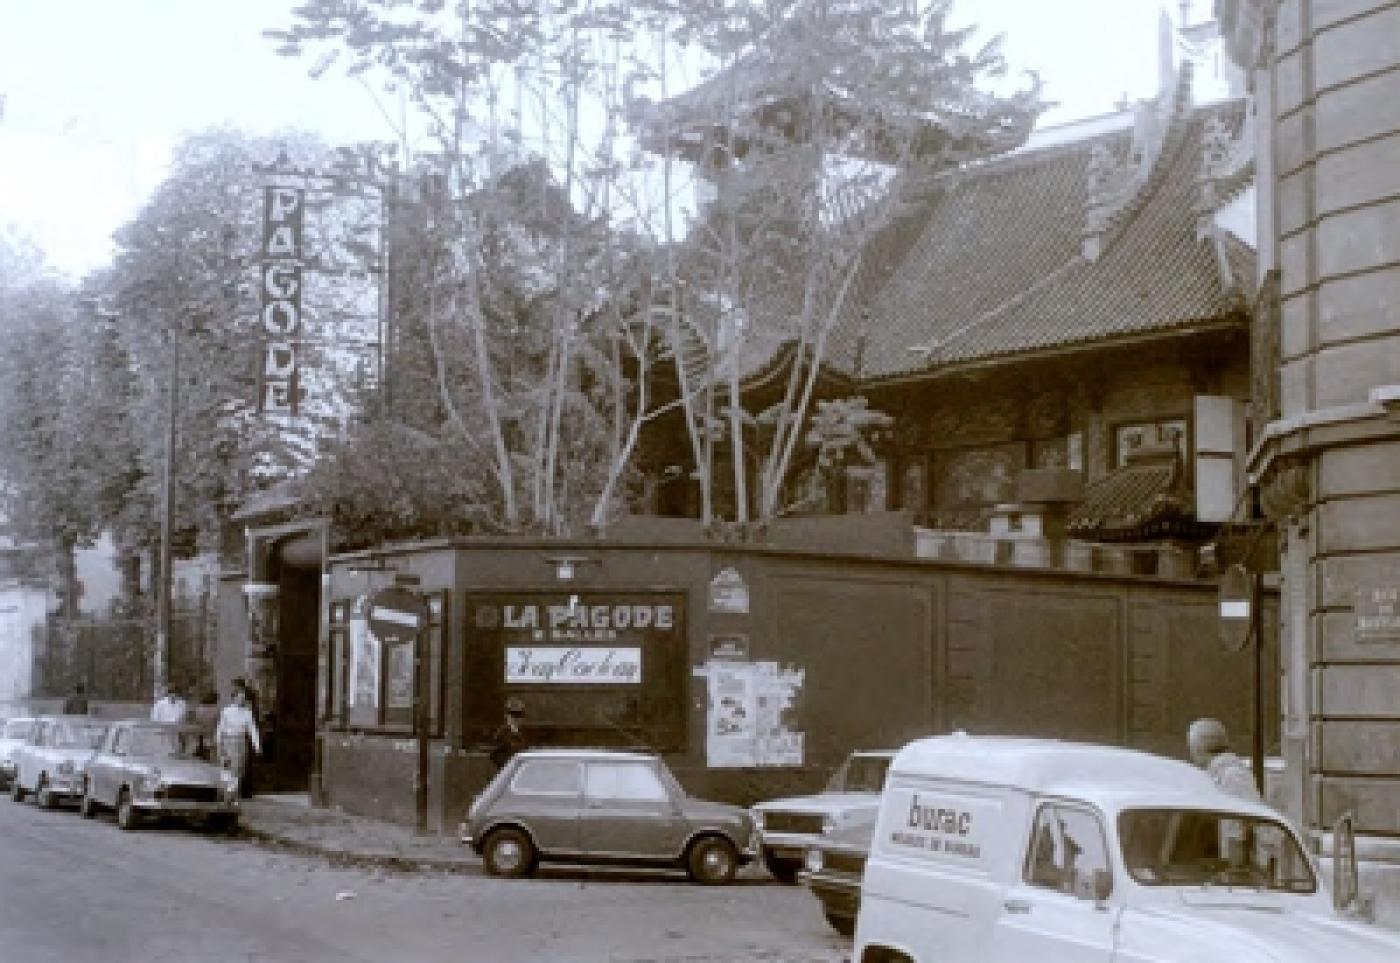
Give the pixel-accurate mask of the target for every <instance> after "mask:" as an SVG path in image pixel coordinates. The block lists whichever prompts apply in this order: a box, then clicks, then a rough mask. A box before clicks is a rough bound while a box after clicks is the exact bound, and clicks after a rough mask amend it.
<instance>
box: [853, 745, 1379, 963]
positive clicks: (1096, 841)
mask: <svg viewBox="0 0 1400 963" xmlns="http://www.w3.org/2000/svg"><path fill="white" fill-rule="evenodd" d="M853 960H855V961H856V963H896V961H898V963H963V961H977V963H1025V961H1034V963H1062V961H1063V963H1069V961H1074V963H1093V961H1104V963H1108V961H1115V963H1116V961H1124V963H1128V961H1131V963H1146V961H1168V960H1170V961H1202V963H1204V961H1229V963H1253V961H1264V960H1269V961H1295V960H1296V961H1304V960H1307V961H1316V960H1324V961H1329V963H1341V961H1344V960H1345V961H1346V963H1363V961H1377V963H1379V961H1387V963H1394V961H1397V960H1400V935H1396V934H1393V933H1390V932H1388V931H1385V930H1380V929H1377V928H1376V927H1375V926H1371V925H1367V924H1365V923H1359V922H1355V921H1352V920H1348V919H1344V918H1343V917H1342V916H1341V914H1339V913H1338V912H1337V911H1336V910H1335V909H1334V908H1333V906H1332V902H1331V900H1330V898H1329V897H1328V895H1327V892H1326V891H1325V889H1324V887H1323V885H1322V879H1321V876H1320V875H1319V873H1318V870H1317V866H1316V864H1315V863H1314V862H1313V860H1312V859H1311V858H1310V857H1309V856H1308V855H1307V853H1306V851H1305V849H1304V848H1303V847H1302V846H1301V845H1300V843H1299V841H1298V838H1297V836H1296V835H1295V834H1294V833H1293V831H1292V830H1291V829H1290V828H1289V827H1288V826H1287V824H1286V823H1285V822H1284V821H1283V819H1282V818H1281V817H1280V816H1279V815H1278V813H1277V812H1275V811H1274V810H1272V809H1270V808H1269V807H1267V806H1262V805H1259V804H1256V803H1251V802H1245V801H1243V800H1240V799H1238V798H1236V797H1234V796H1230V795H1226V794H1225V793H1222V792H1221V791H1220V790H1219V789H1217V788H1216V786H1215V784H1214V783H1213V782H1212V781H1211V779H1210V777H1209V776H1207V775H1206V774H1205V773H1204V772H1202V771H1201V770H1199V769H1197V768H1195V767H1194V766H1190V765H1187V764H1186V763H1182V762H1176V761H1174V760H1171V759H1166V758H1163V757H1160V756H1153V755H1149V754H1147V753H1142V752H1134V751H1132V750H1127V749H1113V748H1108V747H1103V746H1088V745H1078V744H1075V743H1066V742H1053V741H1046V740H1031V739H1006V738H997V737H988V736H967V735H962V734H956V735H951V736H939V737H936V738H932V739H923V740H920V741H918V742H914V743H911V744H909V745H908V746H906V747H905V748H904V749H903V750H901V751H900V752H899V754H898V755H897V756H895V759H894V763H893V764H892V766H891V768H890V774H889V778H888V781H887V782H886V784H885V792H884V796H883V797H882V799H881V802H880V813H879V816H878V818H877V820H876V826H875V835H874V838H873V839H872V840H871V849H870V858H869V861H868V862H867V863H866V866H865V877H864V880H863V882H862V885H861V903H860V916H859V919H858V921H857V925H856V943H855V955H854V956H853Z"/></svg>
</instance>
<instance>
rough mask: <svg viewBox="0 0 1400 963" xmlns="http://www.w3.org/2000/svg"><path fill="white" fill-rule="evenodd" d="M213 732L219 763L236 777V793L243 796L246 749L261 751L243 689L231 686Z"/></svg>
mask: <svg viewBox="0 0 1400 963" xmlns="http://www.w3.org/2000/svg"><path fill="white" fill-rule="evenodd" d="M214 735H215V739H216V740H217V742H218V744H219V763H220V764H221V765H222V766H223V767H224V768H225V769H227V770H228V771H229V772H231V773H233V774H234V776H235V777H236V778H237V779H238V791H239V794H240V795H242V796H244V797H245V798H246V795H247V793H246V789H247V786H246V783H245V779H244V777H245V776H246V775H247V772H248V759H249V757H250V753H257V752H261V751H262V743H261V740H260V739H259V737H258V723H257V720H256V719H254V718H253V710H252V709H251V708H249V706H248V693H247V691H246V690H244V689H242V688H240V687H235V688H234V690H233V698H232V700H231V701H230V702H229V704H228V705H226V706H224V708H223V711H221V712H220V713H219V724H218V727H217V728H216V729H215V732H214Z"/></svg>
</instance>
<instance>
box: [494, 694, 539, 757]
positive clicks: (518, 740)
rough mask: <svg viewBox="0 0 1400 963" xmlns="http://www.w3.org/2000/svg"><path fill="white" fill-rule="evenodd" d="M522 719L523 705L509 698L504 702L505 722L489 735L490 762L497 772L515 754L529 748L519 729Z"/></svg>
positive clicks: (523, 713)
mask: <svg viewBox="0 0 1400 963" xmlns="http://www.w3.org/2000/svg"><path fill="white" fill-rule="evenodd" d="M524 718H525V703H523V702H521V701H520V700H519V699H517V698H516V697H515V696H511V697H510V698H509V699H507V700H506V721H505V722H504V723H502V724H501V725H500V726H498V727H497V728H496V731H495V732H493V733H491V762H492V764H493V765H495V767H496V771H497V772H500V771H501V770H502V769H504V768H505V767H506V763H508V762H510V760H511V757H512V756H514V755H515V754H516V753H517V752H520V751H521V750H522V749H528V748H530V743H529V742H528V741H527V740H526V738H525V732H524V730H522V729H521V724H522V722H523V721H524Z"/></svg>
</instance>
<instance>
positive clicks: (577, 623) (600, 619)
mask: <svg viewBox="0 0 1400 963" xmlns="http://www.w3.org/2000/svg"><path fill="white" fill-rule="evenodd" d="M476 627H477V628H479V629H502V630H505V632H506V634H507V635H512V636H521V637H524V638H526V639H528V640H529V641H531V642H616V641H617V640H619V639H621V638H625V637H627V636H628V635H630V634H634V633H637V632H665V633H670V632H673V631H675V628H676V607H675V605H673V604H671V603H668V602H659V603H658V602H641V603H639V602H636V601H615V600H613V599H606V600H603V599H595V598H592V597H589V596H586V595H579V594H574V595H570V596H568V597H567V598H565V599H560V600H558V601H555V600H553V599H551V600H550V601H547V602H537V601H510V602H504V603H502V604H491V603H485V604H482V605H479V606H477V609H476Z"/></svg>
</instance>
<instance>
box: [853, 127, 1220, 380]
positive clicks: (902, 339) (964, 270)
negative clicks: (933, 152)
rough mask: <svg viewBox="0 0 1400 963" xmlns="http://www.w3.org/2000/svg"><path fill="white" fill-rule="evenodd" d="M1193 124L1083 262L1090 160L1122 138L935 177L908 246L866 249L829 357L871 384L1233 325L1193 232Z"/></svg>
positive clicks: (1208, 252)
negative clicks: (855, 293)
mask: <svg viewBox="0 0 1400 963" xmlns="http://www.w3.org/2000/svg"><path fill="white" fill-rule="evenodd" d="M1205 116H1206V115H1205V112H1204V111H1200V112H1197V113H1196V114H1195V115H1194V116H1193V117H1192V118H1191V119H1190V120H1189V121H1188V127H1187V130H1186V136H1185V137H1183V138H1182V140H1181V142H1180V144H1179V145H1178V146H1177V148H1176V150H1175V152H1174V153H1172V154H1171V155H1169V156H1164V157H1162V158H1161V161H1160V163H1161V164H1162V165H1163V168H1164V169H1163V170H1162V176H1160V177H1157V178H1154V179H1153V186H1152V187H1151V188H1149V190H1150V191H1151V193H1150V194H1149V195H1147V196H1146V197H1144V198H1143V199H1142V202H1141V203H1140V204H1138V205H1136V206H1135V207H1134V208H1133V210H1132V213H1131V215H1130V216H1129V218H1128V220H1127V221H1126V222H1125V223H1123V224H1122V225H1121V226H1120V227H1118V228H1117V229H1116V230H1115V232H1114V233H1113V234H1112V235H1111V236H1110V237H1108V238H1107V239H1106V240H1105V246H1104V249H1103V251H1102V253H1101V255H1100V256H1099V257H1098V258H1097V259H1096V260H1092V261H1091V260H1088V259H1086V258H1085V257H1084V255H1083V250H1082V238H1083V229H1084V224H1085V207H1086V199H1087V198H1086V194H1087V189H1088V167H1089V160H1090V154H1091V151H1092V150H1093V148H1094V147H1095V146H1096V145H1099V144H1104V145H1106V146H1109V147H1110V148H1111V149H1115V150H1118V151H1122V150H1124V149H1125V148H1126V146H1127V143H1128V139H1129V137H1130V135H1129V134H1128V133H1127V132H1122V131H1118V132H1112V133H1109V134H1106V135H1102V136H1099V137H1095V138H1092V139H1089V140H1085V141H1081V142H1077V143H1073V144H1068V145H1060V146H1057V147H1053V148H1049V149H1046V150H1044V151H1039V152H1034V153H1020V154H1017V155H1015V156H1012V157H1008V158H1005V159H1002V160H998V161H993V162H990V163H987V164H985V165H982V166H981V167H979V168H975V169H972V170H969V171H963V172H959V173H957V174H955V175H952V176H949V177H946V178H943V179H942V180H941V184H940V186H939V188H938V190H937V192H936V193H935V194H934V195H933V196H932V197H931V198H930V200H929V202H928V206H927V207H926V208H925V209H924V212H923V216H922V218H921V227H922V231H921V233H920V235H919V236H918V238H917V240H915V241H913V242H912V244H907V245H905V246H904V249H903V250H902V251H901V250H900V249H899V248H900V245H898V244H893V245H891V250H889V251H887V252H883V253H880V254H878V255H876V252H874V251H872V252H871V255H874V257H873V262H874V263H869V264H867V265H866V274H867V283H866V285H865V287H866V291H865V292H864V295H865V296H864V298H863V300H862V302H861V303H859V304H858V305H857V306H855V307H854V308H853V309H852V310H851V311H848V312H847V313H846V315H845V317H844V318H843V319H842V322H841V324H840V326H839V328H838V330H837V331H835V332H833V335H832V345H831V348H832V350H831V352H830V354H829V357H828V360H829V362H830V363H831V364H833V365H834V366H837V367H840V368H842V369H843V370H846V371H852V372H853V373H855V374H856V375H857V377H860V378H871V379H879V378H883V377H892V376H898V375H908V374H913V373H917V372H920V371H924V370H928V371H930V372H932V371H935V370H937V368H939V367H940V366H944V365H949V364H960V363H966V362H977V361H984V360H989V359H993V358H997V357H1001V356H1006V355H1017V354H1025V353H1030V352H1035V351H1040V350H1045V349H1052V348H1061V347H1066V346H1071V345H1077V344H1087V343H1090V342H1094V341H1098V340H1101V339H1106V338H1115V337H1121V336H1128V335H1134V334H1141V333H1149V332H1158V331H1166V330H1170V329H1172V328H1176V327H1184V326H1190V325H1193V324H1200V323H1202V322H1209V321H1214V320H1220V319H1223V318H1226V317H1230V316H1232V315H1233V314H1234V313H1235V312H1236V311H1237V310H1238V307H1237V304H1238V302H1237V300H1236V299H1237V295H1236V293H1235V291H1234V290H1232V289H1231V288H1232V287H1233V286H1227V285H1226V284H1225V282H1224V279H1222V277H1221V270H1220V262H1219V260H1218V259H1217V255H1216V252H1215V250H1214V248H1213V246H1212V244H1211V242H1210V240H1208V239H1207V240H1199V239H1198V238H1197V231H1196V224H1197V222H1196V208H1197V200H1198V196H1199V193H1198V186H1197V175H1198V172H1199V170H1200V164H1201V139H1200V134H1201V129H1202V126H1203V121H1204V118H1205ZM1227 250H1228V249H1227ZM1230 253H1237V252H1230ZM1236 260H1237V259H1236V258H1235V257H1232V258H1231V261H1232V262H1235V261H1236ZM1232 266H1234V265H1233V263H1232ZM862 335H863V338H862ZM862 341H863V344H862ZM931 346H932V347H934V350H933V351H928V350H926V349H928V348H930V347H931ZM857 367H858V368H859V370H855V369H856V368H857Z"/></svg>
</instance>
